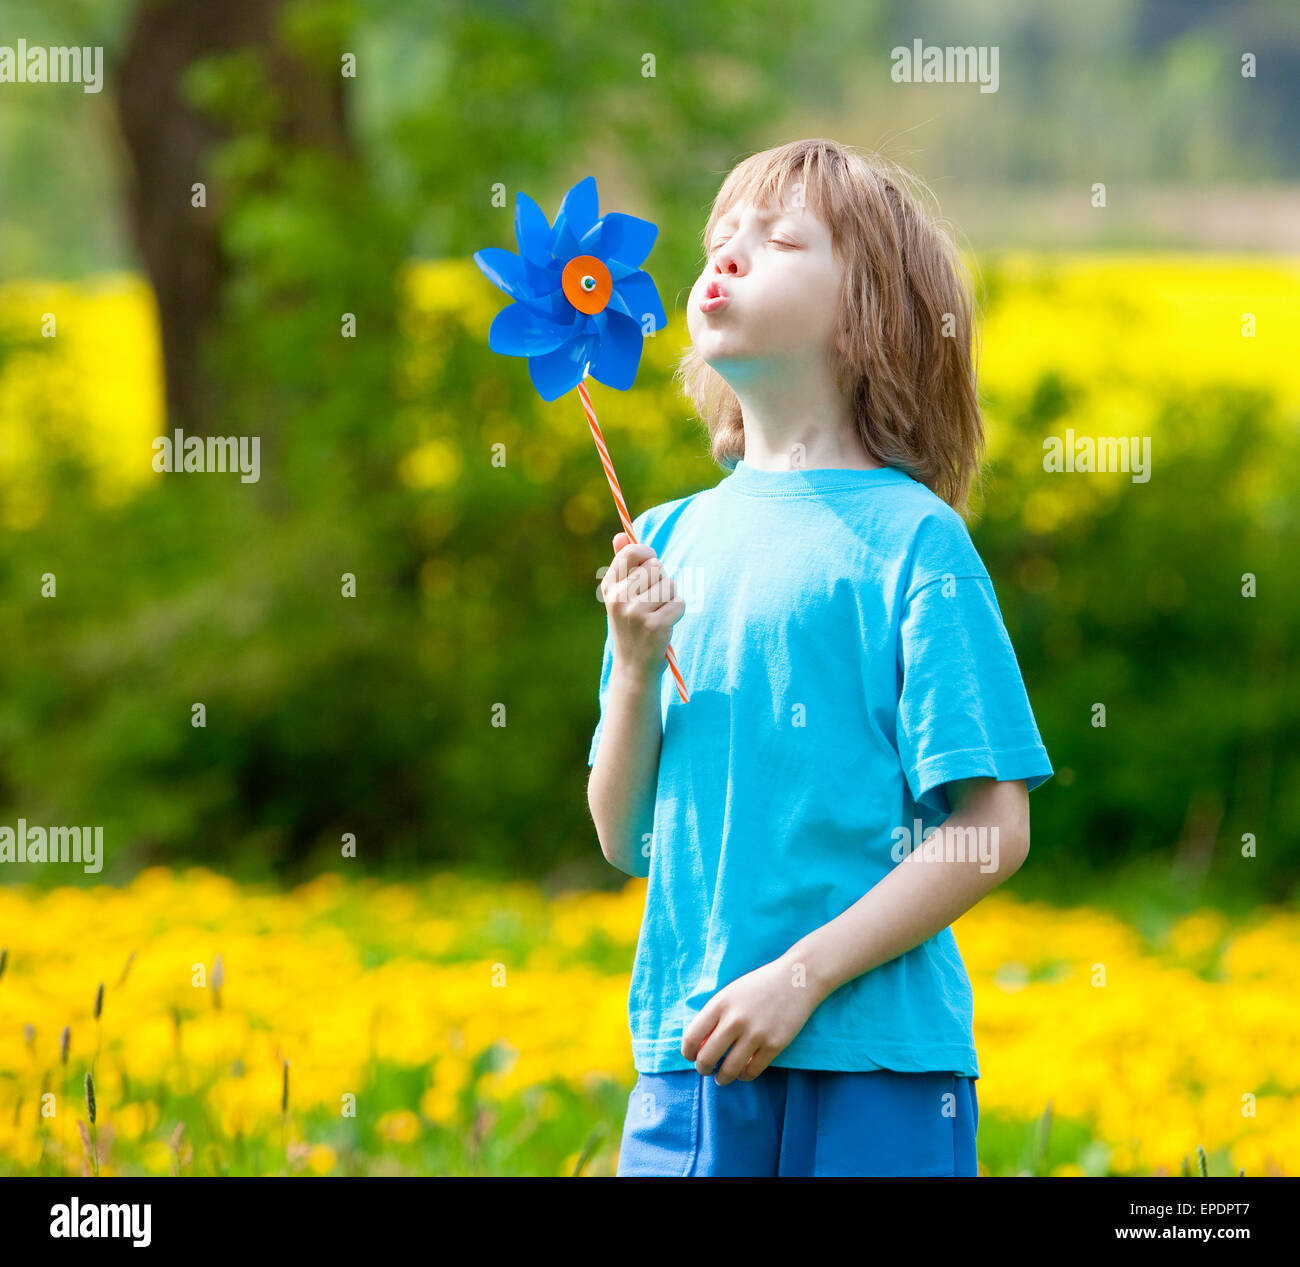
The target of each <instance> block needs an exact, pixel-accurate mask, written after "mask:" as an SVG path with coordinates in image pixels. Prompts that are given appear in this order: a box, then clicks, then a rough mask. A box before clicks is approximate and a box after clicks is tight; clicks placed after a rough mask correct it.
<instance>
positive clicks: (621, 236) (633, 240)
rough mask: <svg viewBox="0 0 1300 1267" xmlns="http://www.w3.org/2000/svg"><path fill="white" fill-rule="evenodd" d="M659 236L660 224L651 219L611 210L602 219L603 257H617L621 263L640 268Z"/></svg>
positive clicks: (601, 249)
mask: <svg viewBox="0 0 1300 1267" xmlns="http://www.w3.org/2000/svg"><path fill="white" fill-rule="evenodd" d="M658 236H659V226H658V225H654V224H651V223H650V221H649V220H638V219H637V217H636V216H628V215H624V214H623V213H622V212H621V211H611V212H610V213H609V215H607V216H606V217H605V218H604V220H602V221H601V229H600V255H601V258H602V259H605V260H610V259H615V260H617V261H618V262H619V263H620V264H629V265H631V266H632V267H633V268H639V267H640V266H641V262H642V261H643V260H644V259H645V257H646V256H647V255H649V254H650V248H651V247H652V246H654V244H655V238H657V237H658Z"/></svg>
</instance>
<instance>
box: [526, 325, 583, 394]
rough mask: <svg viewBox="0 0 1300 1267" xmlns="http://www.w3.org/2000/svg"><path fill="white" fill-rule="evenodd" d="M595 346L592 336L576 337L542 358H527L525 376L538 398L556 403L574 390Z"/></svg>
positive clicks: (580, 380) (581, 378) (580, 379)
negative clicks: (534, 388)
mask: <svg viewBox="0 0 1300 1267" xmlns="http://www.w3.org/2000/svg"><path fill="white" fill-rule="evenodd" d="M598 344H599V339H598V338H597V337H596V335H594V334H585V335H579V336H578V337H577V338H574V339H570V340H569V342H568V343H566V344H564V345H563V346H562V347H559V348H556V350H555V351H554V352H549V353H547V354H546V355H545V356H533V357H529V359H528V373H529V376H530V377H531V378H532V380H533V386H534V387H536V388H537V391H538V394H539V395H540V396H541V398H542V399H543V400H546V401H551V400H558V399H559V398H560V397H561V396H563V395H564V393H565V392H571V391H572V390H573V389H574V388H575V387H577V385H578V384H579V383H580V382H582V380H583V378H584V377H585V376H586V373H587V366H588V365H589V364H590V362H591V358H592V357H593V356H594V355H595V352H596V348H597V346H598Z"/></svg>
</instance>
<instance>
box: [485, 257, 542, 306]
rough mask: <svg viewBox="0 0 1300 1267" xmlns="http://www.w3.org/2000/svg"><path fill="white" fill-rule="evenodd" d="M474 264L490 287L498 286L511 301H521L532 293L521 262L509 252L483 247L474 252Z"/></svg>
mask: <svg viewBox="0 0 1300 1267" xmlns="http://www.w3.org/2000/svg"><path fill="white" fill-rule="evenodd" d="M474 263H475V264H477V265H478V266H479V268H481V269H482V270H483V273H484V275H485V276H486V277H487V279H488V281H490V282H491V283H492V285H494V286H499V287H500V288H501V289H502V290H504V291H505V292H506V294H507V295H509V296H510V297H511V298H512V299H521V298H523V297H524V296H526V295H529V294H531V293H532V287H531V286H530V285H529V284H528V276H527V273H526V272H525V270H524V262H523V260H521V259H520V258H519V256H517V255H514V254H512V253H511V252H510V251H503V250H502V249H501V248H500V247H499V246H485V247H484V248H483V249H482V250H481V251H475V252H474Z"/></svg>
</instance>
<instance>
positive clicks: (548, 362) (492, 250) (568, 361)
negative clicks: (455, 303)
mask: <svg viewBox="0 0 1300 1267" xmlns="http://www.w3.org/2000/svg"><path fill="white" fill-rule="evenodd" d="M599 207H600V204H599V201H598V199H597V196H596V179H595V177H594V176H588V177H587V178H586V179H585V180H580V181H579V182H578V183H577V184H576V185H574V186H573V188H572V189H570V190H569V192H568V193H567V194H565V195H564V201H563V202H562V203H561V204H560V210H559V214H558V215H556V217H555V224H554V225H550V224H548V223H547V222H546V216H545V214H544V213H543V211H542V209H541V208H540V207H539V206H538V205H537V204H536V203H535V202H534V201H533V200H532V199H531V198H530V197H529V196H528V195H527V194H526V193H524V192H523V191H522V190H521V191H520V193H519V195H518V197H517V198H516V199H515V239H516V241H517V242H518V243H519V254H518V255H514V254H512V253H511V252H510V251H506V250H502V249H501V248H500V247H495V246H488V247H484V248H483V250H481V251H476V252H475V253H474V262H475V263H476V264H477V265H478V266H479V268H481V269H482V270H483V272H484V273H485V274H486V275H487V278H488V280H489V281H490V282H492V283H493V285H496V286H499V287H500V288H501V289H502V290H504V291H505V292H506V294H507V295H509V296H510V298H511V299H513V300H514V301H515V302H514V303H513V304H511V305H510V306H509V307H507V308H503V309H502V310H501V311H500V312H499V313H497V315H496V318H495V319H494V320H493V322H492V328H491V329H490V330H489V331H488V347H490V348H491V349H492V350H493V351H494V352H501V353H503V354H504V355H505V356H526V357H527V358H528V373H529V375H530V376H531V378H532V380H533V386H534V387H536V388H537V390H538V392H539V393H540V394H541V397H542V399H543V400H546V401H551V400H556V399H557V398H558V397H560V396H563V395H564V393H565V392H568V391H572V390H573V388H575V387H577V386H578V384H579V383H581V382H582V380H583V379H584V378H586V377H587V375H588V374H589V373H590V375H591V377H592V378H594V379H595V380H596V381H597V382H600V383H604V384H605V386H606V387H617V388H619V389H620V390H622V391H626V390H627V389H628V388H629V387H631V386H632V381H633V379H635V378H636V372H637V369H638V367H639V366H640V364H641V340H642V338H643V336H644V335H646V334H649V333H652V332H654V331H656V330H662V329H663V328H664V326H665V324H666V319H665V317H664V310H663V305H662V304H661V303H660V302H659V292H658V290H656V289H655V284H654V282H653V280H652V279H651V277H650V274H649V273H647V272H645V271H644V270H643V269H642V268H641V263H642V261H643V260H644V259H645V258H646V256H647V255H649V254H650V248H651V247H652V246H653V245H654V241H655V238H656V236H657V235H658V233H659V230H658V228H657V226H655V225H653V224H651V223H650V221H649V220H639V219H637V217H636V216H628V215H623V214H622V213H621V212H617V211H611V212H610V213H609V214H608V215H604V216H602V215H600V214H599Z"/></svg>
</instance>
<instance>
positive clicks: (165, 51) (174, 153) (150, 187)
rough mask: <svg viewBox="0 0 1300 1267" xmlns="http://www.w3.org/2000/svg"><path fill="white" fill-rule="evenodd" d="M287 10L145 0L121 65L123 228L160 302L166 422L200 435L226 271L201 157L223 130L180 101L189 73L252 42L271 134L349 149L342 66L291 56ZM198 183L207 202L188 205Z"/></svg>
mask: <svg viewBox="0 0 1300 1267" xmlns="http://www.w3.org/2000/svg"><path fill="white" fill-rule="evenodd" d="M285 7H286V6H285V3H284V0H221V3H219V4H214V3H212V0H141V3H140V5H139V8H138V9H137V11H136V15H135V21H134V24H133V26H132V29H131V32H130V36H129V38H128V41H127V45H126V49H125V52H124V54H123V57H122V61H121V64H120V66H119V76H118V83H119V92H118V110H119V118H120V121H121V127H122V133H123V136H124V138H125V141H126V147H127V150H128V152H129V155H130V160H131V172H130V177H131V179H130V190H129V216H130V222H131V232H132V236H133V238H134V241H135V245H136V249H137V251H138V252H139V255H140V259H141V261H142V262H143V264H144V267H145V270H146V271H147V273H148V275H149V280H150V283H151V284H152V286H153V291H154V295H155V297H156V299H157V304H158V317H159V322H160V325H161V328H162V354H163V368H164V373H165V376H166V403H167V417H168V425H169V427H183V428H184V429H185V430H186V431H189V432H194V433H203V432H206V431H208V430H209V426H210V424H211V423H212V422H213V421H214V414H215V412H216V403H217V402H216V398H215V395H214V393H213V392H212V390H211V385H210V384H208V383H206V382H205V381H204V379H203V369H202V366H203V361H202V351H203V342H204V336H205V333H206V332H207V330H208V329H209V328H210V326H211V325H212V323H213V321H214V320H215V318H216V316H217V312H218V307H219V300H220V293H221V288H222V285H223V283H224V281H225V279H226V276H227V272H228V270H227V264H226V261H225V260H224V259H223V257H222V252H221V246H220V233H219V227H220V220H221V210H222V207H223V205H224V202H225V199H224V198H223V197H222V191H221V190H220V189H217V188H214V187H213V184H212V181H211V179H210V170H209V168H208V163H209V160H210V157H211V151H212V148H213V147H214V145H216V144H219V143H220V142H221V141H222V140H224V139H225V138H226V137H227V136H228V135H229V132H228V130H227V129H225V128H223V127H222V126H220V125H219V124H217V123H215V122H213V121H212V120H209V119H206V118H204V117H203V116H202V115H200V114H199V113H197V112H196V111H195V110H194V109H193V108H192V107H190V106H189V105H187V104H186V102H185V101H184V99H183V97H182V95H181V89H180V81H181V78H182V76H183V75H184V73H185V71H186V70H187V69H188V68H189V67H190V66H191V65H192V64H193V63H194V62H196V61H198V60H199V59H200V58H203V57H206V56H208V55H210V54H220V53H229V52H233V51H235V50H238V49H245V48H250V47H252V48H259V49H261V50H263V51H264V54H265V64H266V66H267V68H268V74H269V77H270V79H271V82H272V84H273V85H274V86H275V87H276V88H277V89H278V90H279V91H278V93H277V96H278V98H279V101H280V104H281V111H280V114H279V117H278V119H277V122H276V125H275V127H274V130H273V135H274V137H275V139H277V140H278V141H281V142H285V143H290V144H303V145H314V146H320V147H323V148H329V149H333V150H336V151H338V152H340V153H344V154H351V153H352V150H351V146H350V144H349V140H348V134H347V127H346V120H345V114H344V103H343V79H342V76H341V75H340V73H339V69H338V67H339V61H338V59H336V60H335V62H334V68H333V70H332V71H331V70H330V69H329V68H326V67H322V66H320V65H319V64H314V65H313V64H308V63H307V62H305V61H304V60H302V59H301V58H299V57H297V56H295V55H294V54H293V53H291V52H290V50H289V49H288V48H287V47H286V46H285V44H284V42H283V40H282V39H281V37H280V35H279V19H280V16H281V14H282V12H283V11H284V9H285ZM198 182H202V183H203V184H204V186H205V187H206V201H207V205H206V207H195V206H194V205H193V204H192V196H193V186H194V185H195V184H196V183H198Z"/></svg>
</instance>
